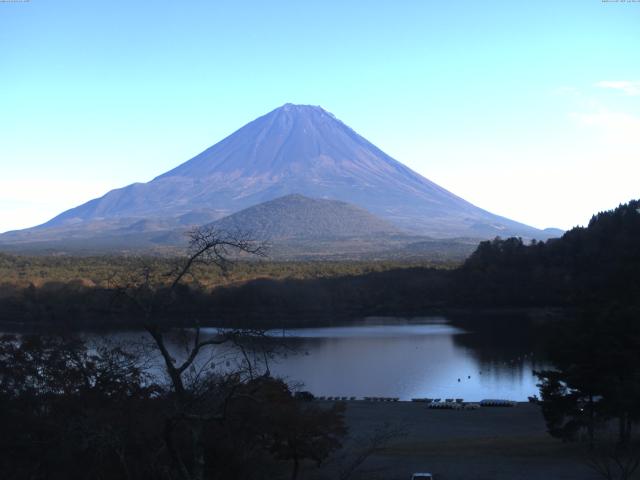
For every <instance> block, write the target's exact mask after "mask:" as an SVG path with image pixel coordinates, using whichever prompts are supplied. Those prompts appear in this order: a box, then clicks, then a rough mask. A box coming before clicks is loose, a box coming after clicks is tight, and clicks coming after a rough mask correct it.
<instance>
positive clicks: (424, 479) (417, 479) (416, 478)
mask: <svg viewBox="0 0 640 480" xmlns="http://www.w3.org/2000/svg"><path fill="white" fill-rule="evenodd" d="M411 480H433V475H431V474H430V473H414V474H413V475H411Z"/></svg>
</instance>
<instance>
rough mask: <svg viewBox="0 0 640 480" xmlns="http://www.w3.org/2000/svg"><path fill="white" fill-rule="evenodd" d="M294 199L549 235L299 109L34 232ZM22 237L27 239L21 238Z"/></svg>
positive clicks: (392, 217) (221, 212)
mask: <svg viewBox="0 0 640 480" xmlns="http://www.w3.org/2000/svg"><path fill="white" fill-rule="evenodd" d="M292 193H299V194H302V195H306V196H310V197H314V198H327V199H333V200H340V201H344V202H349V203H353V204H355V205H357V206H359V207H361V208H364V209H366V210H367V211H369V212H371V213H372V214H374V215H377V216H379V217H381V218H383V219H385V220H387V221H389V222H392V223H393V224H395V225H397V226H399V227H401V228H404V229H407V230H411V231H412V232H414V233H417V234H422V235H430V236H433V237H439V238H450V237H462V236H464V237H474V238H492V237H494V236H496V235H500V236H510V235H518V236H523V237H535V238H547V237H548V236H550V235H549V233H547V232H544V231H542V230H537V229H535V228H532V227H529V226H527V225H524V224H521V223H518V222H514V221H512V220H509V219H506V218H504V217H500V216H497V215H494V214H491V213H489V212H487V211H485V210H482V209H480V208H478V207H476V206H474V205H472V204H470V203H469V202H467V201H465V200H463V199H461V198H460V197H458V196H456V195H454V194H452V193H450V192H448V191H447V190H445V189H443V188H442V187H440V186H438V185H436V184H435V183H433V182H431V181H430V180H427V179H426V178H424V177H422V176H420V175H418V174H417V173H415V172H414V171H412V170H410V169H409V168H407V167H406V166H404V165H403V164H401V163H400V162H398V161H396V160H394V159H393V158H391V157H389V156H388V155H386V154H385V153H384V152H382V151H381V150H380V149H378V148H377V147H376V146H374V145H373V144H371V143H370V142H368V141H367V140H366V139H364V138H363V137H361V136H360V135H358V134H357V133H356V132H354V131H353V130H352V129H351V128H349V127H348V126H346V125H345V124H343V123H342V122H340V121H339V120H337V119H336V118H335V117H334V116H333V115H332V114H330V113H328V112H326V111H325V110H323V109H322V108H320V107H313V106H306V105H291V104H287V105H284V106H282V107H280V108H277V109H275V110H273V111H272V112H270V113H268V114H266V115H264V116H262V117H259V118H258V119H256V120H254V121H252V122H250V123H248V124H247V125H245V126H244V127H242V128H241V129H239V130H238V131H236V132H235V133H233V134H231V135H230V136H228V137H227V138H225V139H224V140H222V141H220V142H219V143H217V144H215V145H214V146H212V147H211V148H209V149H207V150H205V151H204V152H202V153H201V154H199V155H197V156H196V157H194V158H192V159H191V160H189V161H187V162H185V163H183V164H181V165H179V166H178V167H176V168H174V169H173V170H170V171H168V172H166V173H164V174H162V175H160V176H158V177H156V178H155V179H154V180H152V181H151V182H148V183H135V184H132V185H129V186H127V187H124V188H120V189H116V190H112V191H110V192H108V193H107V194H106V195H104V196H103V197H101V198H97V199H94V200H91V201H89V202H87V203H85V204H83V205H80V206H78V207H76V208H73V209H71V210H68V211H66V212H64V213H62V214H60V215H58V216H57V217H55V218H53V219H52V220H50V221H49V222H47V223H45V224H43V225H41V226H39V227H35V228H34V229H30V231H29V232H28V235H30V236H31V237H34V236H35V237H34V238H63V237H64V235H66V234H69V233H70V232H73V234H74V235H75V236H82V235H83V232H90V233H91V235H94V234H95V233H96V232H106V231H114V230H117V229H122V228H127V227H128V226H129V225H132V224H136V225H138V226H141V225H144V224H140V223H139V222H140V220H148V221H149V222H150V223H149V225H159V224H161V225H162V228H165V229H166V228H181V227H183V226H185V225H187V224H202V223H207V222H210V221H211V220H214V219H217V218H221V217H223V216H226V215H229V214H231V213H234V212H237V211H239V210H241V209H243V208H246V207H249V206H252V205H256V204H258V203H261V202H264V201H268V200H273V199H275V198H278V197H281V196H283V195H287V194H292ZM23 236H24V235H23V232H19V233H17V234H13V235H12V238H14V239H15V238H22V237H23ZM7 238H8V237H6V236H5V237H4V240H5V241H6V240H7ZM0 239H3V237H0Z"/></svg>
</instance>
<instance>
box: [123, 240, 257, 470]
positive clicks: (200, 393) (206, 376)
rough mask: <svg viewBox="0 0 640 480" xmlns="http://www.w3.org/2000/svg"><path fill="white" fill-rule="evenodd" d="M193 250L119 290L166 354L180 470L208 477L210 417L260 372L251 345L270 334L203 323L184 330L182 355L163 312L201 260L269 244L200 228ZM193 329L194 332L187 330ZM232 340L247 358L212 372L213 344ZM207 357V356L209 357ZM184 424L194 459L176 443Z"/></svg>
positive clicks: (171, 442) (220, 263)
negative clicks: (208, 327) (206, 329)
mask: <svg viewBox="0 0 640 480" xmlns="http://www.w3.org/2000/svg"><path fill="white" fill-rule="evenodd" d="M189 238H190V241H189V249H188V253H187V255H186V256H185V257H184V258H182V259H180V261H179V262H178V263H177V264H176V265H175V267H174V268H173V269H172V270H171V271H169V272H166V273H164V274H163V275H161V276H160V277H158V275H157V272H155V271H154V269H153V268H152V267H151V266H150V265H148V264H145V265H143V267H142V268H141V269H140V271H139V272H137V274H136V276H135V277H134V278H131V279H129V281H127V282H126V283H120V284H119V286H118V291H119V292H120V294H121V297H124V298H126V299H128V300H129V302H130V303H131V304H133V305H134V306H135V307H136V309H137V311H138V312H139V314H140V324H141V326H142V327H143V328H144V330H146V331H147V332H148V334H149V335H150V336H151V338H152V339H153V344H154V346H155V348H156V349H157V351H158V352H159V354H160V356H161V358H162V364H163V369H164V371H165V372H166V374H167V376H168V378H169V381H170V389H171V395H170V396H171V399H172V411H171V412H170V414H169V415H167V417H166V420H165V426H164V441H165V445H166V448H167V451H168V453H169V456H170V458H171V460H172V462H173V465H174V467H175V469H176V470H177V472H178V474H179V476H180V477H181V478H182V479H183V480H202V479H203V478H204V474H205V451H204V438H203V434H204V429H205V426H206V424H207V423H209V422H215V421H218V422H221V421H222V420H223V419H224V415H225V410H226V405H227V403H228V402H229V401H230V399H231V398H232V397H233V396H234V395H235V394H236V392H237V391H238V387H239V386H240V385H241V384H242V383H243V381H245V380H246V379H247V378H251V377H253V376H254V373H255V372H254V370H255V369H254V367H253V365H254V362H255V360H256V358H258V359H262V358H266V356H264V355H263V356H257V357H254V358H253V359H251V358H249V353H248V351H247V345H249V346H250V347H251V348H254V347H255V346H256V342H255V340H256V339H262V338H263V337H264V331H262V330H259V329H244V328H243V329H222V330H218V331H217V332H216V334H214V335H209V336H206V335H203V334H202V331H201V328H200V326H199V325H198V324H195V325H190V326H189V328H188V329H185V328H183V329H182V332H181V333H182V335H181V338H182V339H183V340H184V344H183V345H184V347H185V348H184V351H183V352H182V355H181V357H182V358H180V359H177V358H176V356H177V355H175V352H171V351H170V346H169V342H168V340H167V332H168V328H167V325H166V323H165V322H163V321H160V318H161V317H162V314H163V313H164V312H165V311H166V310H167V309H168V308H169V307H170V306H171V305H172V304H173V303H174V302H175V300H176V297H177V292H178V290H179V288H180V287H181V285H183V284H184V282H185V281H186V280H187V278H193V277H194V268H195V267H196V266H198V265H214V266H217V267H218V268H221V269H223V270H224V269H226V268H227V267H228V266H229V264H230V257H231V256H232V255H236V254H249V255H258V256H263V255H264V254H265V247H264V244H262V243H258V242H256V241H254V240H253V239H251V238H250V236H249V235H248V234H246V233H239V232H222V231H218V230H216V229H213V228H198V229H195V230H193V231H191V232H190V233H189ZM187 330H188V331H187ZM224 344H231V345H233V346H235V347H236V348H237V351H239V352H240V353H241V356H242V359H243V362H241V363H240V364H238V365H240V366H238V365H236V368H228V369H226V371H223V372H217V374H215V375H214V374H211V372H210V371H208V372H207V371H205V370H207V368H208V367H209V369H210V367H211V366H212V362H211V359H212V358H213V357H212V356H213V349H214V348H215V347H220V346H222V345H224ZM203 358H205V359H204V360H203ZM179 426H184V427H186V429H187V430H188V431H189V433H190V437H191V448H190V450H191V458H190V461H189V462H186V461H185V460H184V459H183V454H182V453H181V452H180V450H179V448H178V447H177V446H176V444H175V431H176V428H177V427H179Z"/></svg>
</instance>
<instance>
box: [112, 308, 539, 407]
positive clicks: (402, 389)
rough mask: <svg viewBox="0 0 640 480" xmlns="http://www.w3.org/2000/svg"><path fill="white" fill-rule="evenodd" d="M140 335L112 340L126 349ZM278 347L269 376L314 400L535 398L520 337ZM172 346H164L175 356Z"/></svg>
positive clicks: (428, 323)
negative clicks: (283, 349)
mask: <svg viewBox="0 0 640 480" xmlns="http://www.w3.org/2000/svg"><path fill="white" fill-rule="evenodd" d="M205 333H206V334H213V333H214V331H212V330H208V331H205ZM270 334H271V335H273V336H274V337H281V336H282V335H283V332H282V331H272V332H270ZM144 335H145V334H140V333H139V334H134V333H131V332H129V333H126V334H117V335H115V336H116V337H118V339H119V340H120V341H123V340H124V341H125V342H133V341H135V340H134V338H138V339H141V338H144ZM284 343H285V344H286V345H288V346H289V347H291V350H290V351H289V352H285V353H283V354H280V355H277V356H276V357H275V358H272V359H271V360H269V368H270V371H271V373H272V375H274V376H279V377H282V378H284V379H285V380H287V381H288V382H290V383H292V384H304V387H302V388H303V389H305V390H309V391H311V392H312V393H314V394H315V395H321V396H357V397H363V396H381V397H382V396H384V397H400V399H405V400H408V399H410V398H414V397H434V398H438V397H439V398H443V399H444V398H464V399H465V400H470V401H473V400H481V399H483V398H505V399H511V400H526V399H527V397H528V396H530V395H534V394H537V393H538V389H537V387H536V383H537V379H536V378H535V377H534V375H533V373H532V372H533V370H534V369H540V368H542V367H544V365H543V364H542V363H540V361H539V359H537V357H536V355H535V354H534V353H533V346H532V344H531V341H530V338H528V336H527V335H526V333H521V334H519V333H518V331H517V330H514V331H510V332H505V331H504V330H503V329H496V330H492V331H483V332H482V333H470V332H466V331H464V330H462V329H460V328H457V327H455V326H452V325H450V324H448V323H447V322H446V320H445V319H444V318H440V317H430V318H417V319H416V318H413V319H398V318H393V319H389V318H386V319H366V320H364V321H361V322H359V323H358V324H357V325H352V326H337V327H323V328H301V329H290V330H286V331H285V332H284ZM178 345H179V342H178V341H177V340H175V341H174V344H173V345H172V347H173V348H172V350H173V352H175V354H176V355H177V356H179V355H180V347H179V346H178ZM229 355H230V352H229V351H228V350H226V351H223V350H219V351H218V356H217V360H216V361H217V362H218V365H225V364H226V366H227V367H229V365H230V363H229V358H230V357H229ZM225 358H226V359H227V360H224V359H225ZM231 366H232V365H231ZM218 368H219V367H218Z"/></svg>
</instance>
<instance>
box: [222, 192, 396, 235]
mask: <svg viewBox="0 0 640 480" xmlns="http://www.w3.org/2000/svg"><path fill="white" fill-rule="evenodd" d="M213 226H214V227H216V228H217V229H221V230H226V231H243V232H251V233H252V235H253V236H254V237H255V238H264V239H270V240H282V239H293V238H295V239H314V238H330V237H333V238H336V237H367V236H372V235H382V234H387V235H393V234H398V233H400V231H399V229H398V228H396V227H394V226H393V225H392V224H391V223H389V222H387V221H385V220H382V219H380V218H378V217H376V216H374V215H371V214H370V213H369V212H367V211H366V210H363V209H362V208H359V207H356V206H353V205H350V204H348V203H346V202H340V201H336V200H318V199H312V198H308V197H304V196H302V195H295V194H294V195H286V196H284V197H280V198H277V199H275V200H271V201H268V202H264V203H260V204H258V205H255V206H253V207H249V208H246V209H244V210H241V211H239V212H237V213H234V214H233V215H229V216H228V217H225V218H223V219H221V220H218V221H216V222H214V223H213Z"/></svg>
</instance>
